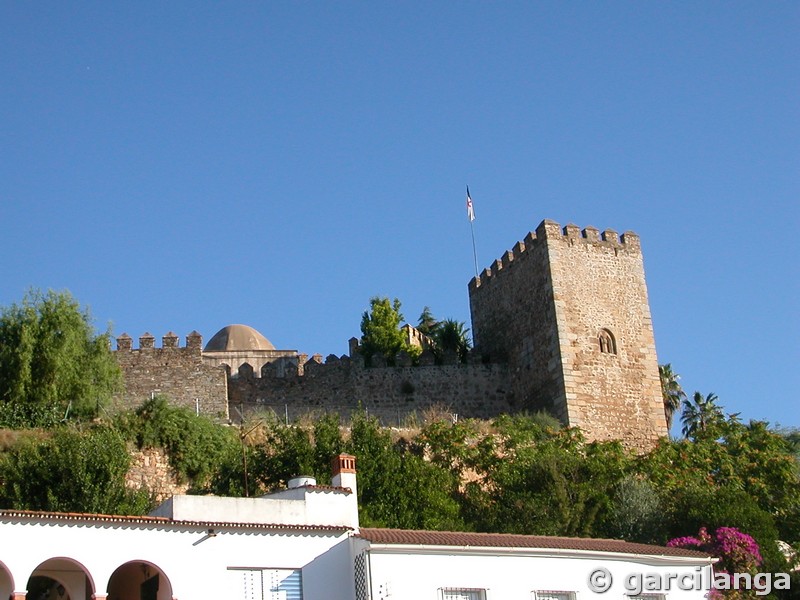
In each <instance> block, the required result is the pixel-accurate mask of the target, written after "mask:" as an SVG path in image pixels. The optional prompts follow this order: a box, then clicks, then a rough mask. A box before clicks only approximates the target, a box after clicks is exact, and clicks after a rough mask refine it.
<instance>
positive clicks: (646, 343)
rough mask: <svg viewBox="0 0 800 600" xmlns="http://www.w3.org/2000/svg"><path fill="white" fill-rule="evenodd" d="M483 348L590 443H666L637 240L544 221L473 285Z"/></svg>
mask: <svg viewBox="0 0 800 600" xmlns="http://www.w3.org/2000/svg"><path fill="white" fill-rule="evenodd" d="M469 294H470V308H471V312H472V331H473V337H474V341H475V346H476V349H477V350H479V351H480V352H482V353H483V354H485V355H488V356H489V359H490V361H492V362H495V361H499V362H503V363H507V364H508V366H509V369H510V373H511V377H512V389H513V390H514V394H515V397H517V398H518V400H519V402H520V403H521V404H522V405H523V406H526V407H528V408H531V409H539V408H543V409H547V410H549V411H551V412H552V413H553V414H555V415H556V416H558V417H559V418H560V419H561V420H562V421H563V422H564V423H566V424H569V425H573V426H579V427H581V428H582V429H583V430H584V432H585V433H586V435H587V437H588V438H589V439H622V440H624V441H626V442H627V443H628V444H629V445H634V446H635V445H641V446H651V445H652V443H653V442H654V440H655V439H657V438H658V437H660V436H663V435H666V419H665V417H664V409H663V404H662V400H661V391H660V384H659V379H658V363H657V359H656V353H655V342H654V339H653V330H652V323H651V319H650V311H649V306H648V300H647V289H646V285H645V280H644V267H643V262H642V254H641V245H640V241H639V237H638V236H637V235H636V234H634V233H632V232H626V233H624V234H623V235H622V236H619V235H618V234H617V232H616V231H614V230H612V229H607V230H605V231H603V232H602V233H600V231H599V230H597V229H595V228H593V227H587V228H585V229H583V230H581V229H580V228H578V227H577V226H576V225H572V224H570V225H567V226H565V227H563V228H562V227H561V226H560V225H559V224H558V223H555V222H554V221H548V220H545V221H543V222H542V223H541V224H540V225H539V227H537V229H536V231H535V233H529V234H528V235H527V236H526V237H525V239H524V241H522V242H518V243H517V244H516V245H515V246H514V247H513V249H512V250H511V251H509V252H506V253H505V254H504V255H503V258H502V259H501V260H497V261H495V262H494V263H493V264H492V266H491V268H490V269H487V270H484V271H483V273H482V274H481V275H480V276H479V277H478V278H475V279H473V280H472V281H471V282H470V284H469Z"/></svg>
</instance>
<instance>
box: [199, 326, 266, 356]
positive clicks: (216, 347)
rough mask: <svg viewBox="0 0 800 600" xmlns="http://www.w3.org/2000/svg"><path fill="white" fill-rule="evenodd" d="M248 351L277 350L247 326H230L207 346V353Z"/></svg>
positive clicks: (220, 331)
mask: <svg viewBox="0 0 800 600" xmlns="http://www.w3.org/2000/svg"><path fill="white" fill-rule="evenodd" d="M247 350H275V346H273V345H272V342H270V341H269V340H268V339H267V338H265V337H264V336H263V335H261V334H260V333H259V332H258V331H256V330H255V329H253V328H252V327H249V326H247V325H228V326H227V327H223V328H222V329H220V330H219V331H218V332H217V333H215V334H214V337H212V338H211V339H210V340H208V343H207V344H206V349H205V352H236V351H247Z"/></svg>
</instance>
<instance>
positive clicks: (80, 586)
mask: <svg viewBox="0 0 800 600" xmlns="http://www.w3.org/2000/svg"><path fill="white" fill-rule="evenodd" d="M26 589H27V591H28V593H27V600H91V598H92V596H93V595H94V582H93V581H92V579H91V577H89V573H88V571H87V570H86V568H85V567H84V566H83V565H82V564H80V563H79V562H77V561H75V560H72V559H71V558H50V559H48V560H46V561H44V562H43V563H41V564H40V565H39V566H38V567H36V569H34V571H33V573H31V576H30V578H28V584H27V586H26Z"/></svg>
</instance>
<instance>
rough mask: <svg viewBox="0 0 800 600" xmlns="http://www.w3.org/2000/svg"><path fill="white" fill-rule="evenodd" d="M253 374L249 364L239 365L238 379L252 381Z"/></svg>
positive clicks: (251, 366)
mask: <svg viewBox="0 0 800 600" xmlns="http://www.w3.org/2000/svg"><path fill="white" fill-rule="evenodd" d="M253 373H254V371H253V365H251V364H250V363H249V362H244V363H242V364H241V365H239V377H242V378H245V379H252V378H253Z"/></svg>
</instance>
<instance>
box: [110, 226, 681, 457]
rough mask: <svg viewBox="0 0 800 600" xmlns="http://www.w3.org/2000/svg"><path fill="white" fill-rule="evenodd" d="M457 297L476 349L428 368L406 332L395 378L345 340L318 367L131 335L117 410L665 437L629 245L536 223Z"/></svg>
mask: <svg viewBox="0 0 800 600" xmlns="http://www.w3.org/2000/svg"><path fill="white" fill-rule="evenodd" d="M468 290H469V299H470V310H471V314H472V334H473V341H474V345H475V350H474V351H473V352H472V353H471V355H470V357H469V360H468V361H467V364H460V363H459V362H458V359H457V356H456V355H455V353H454V352H450V353H447V352H446V353H444V355H443V356H442V357H440V360H439V361H436V360H435V359H434V354H433V352H432V349H431V348H430V347H426V343H427V345H428V346H430V341H427V342H426V341H425V340H423V339H422V338H421V337H420V336H417V335H416V334H415V331H416V330H413V328H408V329H407V331H406V335H407V337H408V339H409V341H419V345H420V346H422V347H423V348H424V350H423V352H422V355H421V356H420V358H419V361H418V363H419V364H418V365H416V366H412V361H411V358H410V357H409V356H408V355H407V354H405V353H400V354H398V355H397V356H396V357H395V360H394V363H395V365H396V366H387V364H386V361H385V359H384V358H383V357H382V356H380V355H376V356H373V357H372V365H371V367H370V368H365V366H364V361H363V358H362V357H361V354H360V353H359V342H358V340H357V339H356V338H352V339H351V340H349V351H350V355H349V356H347V355H344V356H336V355H333V354H331V355H329V356H328V357H327V358H326V359H325V360H324V361H323V358H322V356H321V355H319V354H315V355H313V356H312V357H311V358H308V355H305V354H300V353H297V352H296V351H294V350H277V349H275V347H274V346H273V345H272V344H271V342H269V340H267V339H266V338H265V337H264V336H263V335H261V334H260V333H259V332H257V331H256V330H254V329H252V328H251V327H248V326H244V325H230V326H227V327H225V328H223V329H222V330H220V332H218V333H217V334H216V335H215V336H214V337H213V338H212V339H211V341H210V342H209V345H208V346H207V347H206V348H205V350H204V349H203V347H202V337H201V336H200V334H198V333H197V332H192V333H191V334H189V335H188V336H187V338H186V345H185V346H184V347H182V348H181V347H180V346H179V339H178V336H177V335H176V334H174V333H172V332H169V333H167V334H166V335H164V336H163V337H162V340H161V347H159V348H157V347H156V345H155V337H154V336H153V335H151V334H149V333H147V334H144V335H142V336H141V337H140V338H139V347H138V349H133V347H132V346H133V342H132V340H131V338H130V337H129V336H127V335H125V334H122V335H121V336H119V337H118V338H117V352H116V353H115V354H116V356H117V359H118V361H119V363H120V365H121V366H122V369H123V371H124V373H125V380H126V384H127V388H126V391H125V392H124V393H122V394H120V395H119V397H118V398H117V404H118V406H121V407H135V406H138V405H140V404H141V403H142V402H144V401H145V400H147V399H148V398H149V397H151V396H152V395H153V394H164V395H166V396H169V397H170V398H171V399H172V401H173V402H174V403H176V404H178V405H182V406H188V407H190V408H192V409H195V410H198V411H199V412H201V413H204V414H209V415H211V416H216V417H220V418H228V417H232V418H233V419H238V418H239V414H240V413H242V414H247V413H248V412H253V411H258V410H273V411H275V412H276V413H278V414H280V415H282V416H288V417H289V418H290V419H294V418H296V417H298V416H299V415H301V414H304V413H308V412H323V413H325V412H336V413H339V414H342V415H345V416H346V415H348V414H350V413H352V412H353V411H355V410H366V411H367V412H368V413H369V414H371V415H374V416H378V417H379V418H381V420H382V421H383V422H384V423H386V424H400V423H402V422H404V421H405V420H406V419H407V418H408V417H410V416H412V415H414V414H416V415H417V416H420V415H421V414H422V413H423V412H425V411H426V410H427V409H429V408H431V407H434V406H436V407H443V408H446V409H447V410H449V411H451V412H453V413H457V414H459V415H460V416H463V417H476V418H492V417H495V416H497V415H499V414H501V413H507V412H516V411H520V410H539V409H544V410H547V411H549V412H551V413H552V414H554V415H555V416H557V417H558V418H559V419H560V420H561V421H562V422H563V423H565V424H568V425H571V426H578V427H580V428H581V429H582V430H583V431H584V433H585V435H586V437H587V438H588V439H590V440H606V439H619V440H622V441H623V442H624V443H625V444H626V445H627V446H629V447H635V448H640V449H647V448H650V447H652V446H653V444H655V442H656V440H657V439H658V438H659V437H661V436H664V435H666V434H667V428H666V418H665V416H664V408H663V403H662V399H661V389H660V381H659V375H658V363H657V358H656V351H655V342H654V339H653V328H652V323H651V317H650V309H649V304H648V298H647V287H646V284H645V278H644V265H643V260H642V252H641V243H640V240H639V236H637V235H636V234H635V233H633V232H630V231H628V232H625V233H623V234H622V235H619V234H618V233H617V232H616V231H615V230H613V229H606V230H604V231H600V230H599V229H597V228H594V227H585V228H584V229H580V228H579V227H578V226H577V225H573V224H568V225H566V226H564V227H561V226H560V225H559V224H558V223H556V222H554V221H549V220H545V221H542V223H541V224H540V225H539V226H538V227H537V228H536V230H535V231H534V232H530V233H528V234H527V235H526V236H525V238H524V239H523V240H520V241H518V242H517V243H516V244H514V245H513V247H512V248H511V249H510V250H507V251H506V252H504V253H503V254H502V256H501V257H500V258H499V259H497V260H495V261H493V262H492V263H491V265H490V266H489V267H488V268H486V269H484V270H483V272H482V273H481V274H480V275H479V276H477V277H475V278H473V279H472V281H470V282H469V285H468ZM215 340H216V342H215ZM437 363H438V364H437ZM234 408H235V409H236V410H234Z"/></svg>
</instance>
